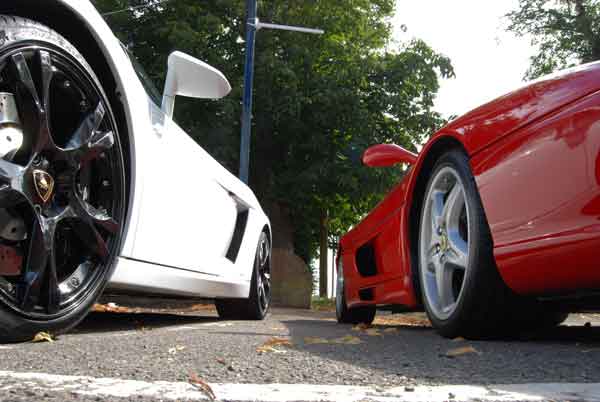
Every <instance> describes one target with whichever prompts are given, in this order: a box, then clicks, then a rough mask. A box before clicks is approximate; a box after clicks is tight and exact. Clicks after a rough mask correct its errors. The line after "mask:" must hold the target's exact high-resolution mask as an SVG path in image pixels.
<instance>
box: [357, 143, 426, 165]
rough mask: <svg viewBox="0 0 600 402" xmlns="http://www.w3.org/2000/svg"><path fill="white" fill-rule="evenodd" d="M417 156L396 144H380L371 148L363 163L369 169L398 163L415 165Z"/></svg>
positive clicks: (364, 156) (365, 154)
mask: <svg viewBox="0 0 600 402" xmlns="http://www.w3.org/2000/svg"><path fill="white" fill-rule="evenodd" d="M416 161H417V155H416V154H413V153H412V152H409V151H407V150H406V149H404V148H402V147H401V146H398V145H396V144H379V145H373V146H372V147H369V148H368V149H367V150H366V151H365V153H364V154H363V157H362V163H363V164H364V165H366V166H369V167H388V166H393V165H395V164H398V163H407V164H409V165H412V164H414V163H415V162H416Z"/></svg>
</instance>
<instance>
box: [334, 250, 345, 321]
mask: <svg viewBox="0 0 600 402" xmlns="http://www.w3.org/2000/svg"><path fill="white" fill-rule="evenodd" d="M343 296H344V266H343V264H342V258H341V257H340V262H339V268H338V272H337V281H336V286H335V307H336V309H337V311H342V310H343V309H344V305H343V303H344V297H343Z"/></svg>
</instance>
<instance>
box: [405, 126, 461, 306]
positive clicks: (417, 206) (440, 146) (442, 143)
mask: <svg viewBox="0 0 600 402" xmlns="http://www.w3.org/2000/svg"><path fill="white" fill-rule="evenodd" d="M461 140H462V138H458V137H457V136H454V135H449V134H440V135H437V136H435V137H434V138H433V139H432V140H431V141H429V142H428V143H427V144H426V145H425V147H424V148H423V150H422V151H421V153H420V154H419V158H418V160H417V163H416V164H415V166H413V172H412V174H411V175H410V177H409V178H408V179H409V185H408V191H407V197H406V208H405V209H404V214H405V219H403V221H404V222H406V225H405V227H403V228H401V231H402V234H403V238H404V242H403V243H404V247H405V249H407V250H409V253H408V256H406V254H405V261H403V262H402V263H403V264H405V266H406V267H408V270H407V271H408V272H409V273H410V277H411V284H412V289H410V291H411V292H412V293H413V295H414V301H415V306H413V307H421V305H422V296H421V288H420V283H419V281H420V280H419V273H418V250H419V247H418V239H419V221H420V216H421V208H422V205H423V199H424V197H425V190H426V187H427V182H428V181H429V177H430V175H431V173H432V172H433V168H434V166H435V163H436V162H437V160H438V159H439V158H440V157H441V156H442V155H443V154H444V153H445V152H447V151H449V150H451V149H460V150H461V151H463V152H464V153H465V154H466V155H469V154H468V152H467V150H466V149H465V147H464V145H463V143H462V142H461Z"/></svg>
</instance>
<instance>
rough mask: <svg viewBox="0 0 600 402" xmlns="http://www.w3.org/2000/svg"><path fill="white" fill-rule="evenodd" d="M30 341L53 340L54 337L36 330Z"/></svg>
mask: <svg viewBox="0 0 600 402" xmlns="http://www.w3.org/2000/svg"><path fill="white" fill-rule="evenodd" d="M31 342H36V343H37V342H54V338H53V337H52V335H50V334H49V333H47V332H38V333H37V334H35V336H34V337H33V339H32V340H31Z"/></svg>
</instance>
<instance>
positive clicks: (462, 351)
mask: <svg viewBox="0 0 600 402" xmlns="http://www.w3.org/2000/svg"><path fill="white" fill-rule="evenodd" d="M468 353H479V352H478V351H477V350H475V348H474V347H472V346H464V347H462V348H456V349H450V350H449V351H447V352H446V356H448V357H456V356H461V355H465V354H468Z"/></svg>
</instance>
